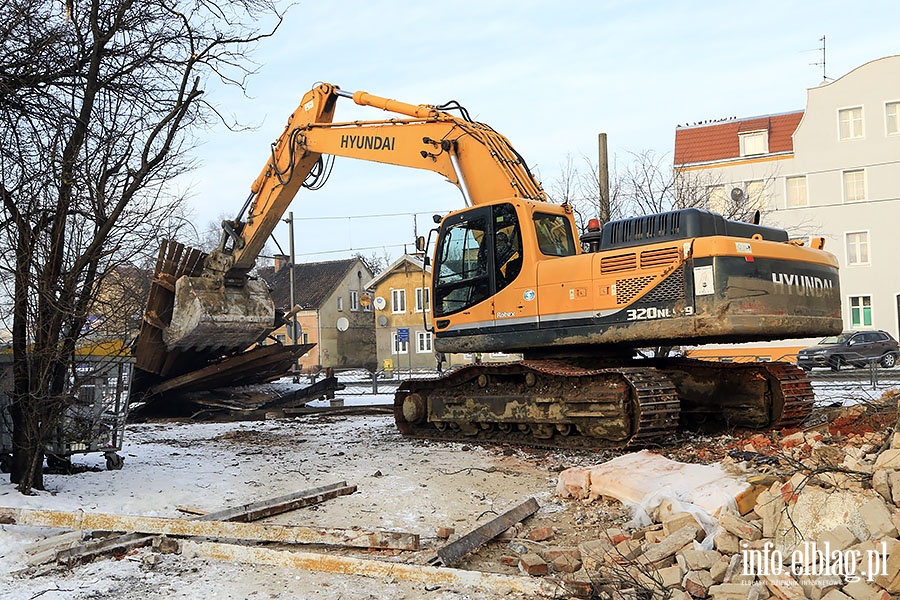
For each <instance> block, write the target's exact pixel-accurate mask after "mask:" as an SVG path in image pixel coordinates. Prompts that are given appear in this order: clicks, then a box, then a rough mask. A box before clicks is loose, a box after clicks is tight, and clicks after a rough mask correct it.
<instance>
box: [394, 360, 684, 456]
mask: <svg viewBox="0 0 900 600" xmlns="http://www.w3.org/2000/svg"><path fill="white" fill-rule="evenodd" d="M394 418H395V421H396V423H397V427H398V429H399V430H400V432H401V433H402V434H403V435H405V436H407V437H415V438H423V439H442V440H448V439H449V440H457V441H460V440H474V441H484V442H493V443H514V444H521V445H529V446H533V447H545V448H582V449H595V448H618V447H624V446H634V447H643V446H646V445H654V444H659V443H660V442H662V441H665V440H667V438H669V437H670V436H671V435H673V434H674V433H675V431H676V430H677V427H678V420H679V410H678V397H677V395H676V393H675V388H674V386H673V384H672V382H671V381H670V380H669V379H668V377H666V376H665V375H664V374H662V373H661V372H658V371H657V370H655V369H653V368H649V369H648V368H638V367H628V368H590V367H583V366H579V365H576V364H573V363H570V362H567V361H558V360H524V361H519V362H514V363H493V364H481V365H469V366H466V367H462V368H460V369H457V370H455V371H453V372H451V373H448V374H447V375H444V376H443V377H438V378H432V379H416V380H409V381H406V382H404V383H403V384H401V386H400V389H399V390H398V391H397V394H396V396H395V399H394Z"/></svg>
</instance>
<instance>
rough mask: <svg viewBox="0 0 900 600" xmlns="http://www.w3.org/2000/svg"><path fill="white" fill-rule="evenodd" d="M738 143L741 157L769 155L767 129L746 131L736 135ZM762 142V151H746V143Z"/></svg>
mask: <svg viewBox="0 0 900 600" xmlns="http://www.w3.org/2000/svg"><path fill="white" fill-rule="evenodd" d="M738 140H739V141H740V152H741V156H763V155H765V154H768V153H769V131H768V130H767V129H757V130H756V131H746V132H742V133H738ZM756 140H762V142H761V146H762V150H761V151H759V152H749V151H748V150H747V145H748V142H750V141H754V142H755V141H756Z"/></svg>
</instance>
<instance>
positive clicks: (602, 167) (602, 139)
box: [597, 133, 610, 226]
mask: <svg viewBox="0 0 900 600" xmlns="http://www.w3.org/2000/svg"><path fill="white" fill-rule="evenodd" d="M598 143H599V148H598V150H599V161H598V168H597V171H598V182H597V183H598V184H599V186H600V187H599V189H600V225H601V226H603V225H606V224H607V223H609V216H610V210H609V152H608V151H607V149H606V134H605V133H601V134H600V136H599V139H598Z"/></svg>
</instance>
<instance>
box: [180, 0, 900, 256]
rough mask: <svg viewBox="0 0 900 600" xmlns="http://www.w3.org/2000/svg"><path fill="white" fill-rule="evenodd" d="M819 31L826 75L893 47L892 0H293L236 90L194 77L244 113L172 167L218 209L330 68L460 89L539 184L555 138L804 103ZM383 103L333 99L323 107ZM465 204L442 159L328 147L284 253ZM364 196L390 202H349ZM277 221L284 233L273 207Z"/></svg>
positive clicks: (456, 95)
mask: <svg viewBox="0 0 900 600" xmlns="http://www.w3.org/2000/svg"><path fill="white" fill-rule="evenodd" d="M823 35H824V36H826V49H827V53H826V75H827V76H828V77H829V78H831V79H836V78H839V77H840V76H842V75H844V74H846V73H847V72H849V71H851V70H853V69H854V68H856V67H858V66H860V65H862V64H864V63H866V62H868V61H870V60H873V59H876V58H880V57H882V56H888V55H893V54H900V3H898V2H897V1H896V0H890V1H878V2H866V1H861V2H857V3H850V2H846V1H843V2H823V1H817V2H788V1H784V0H781V1H777V2H776V1H768V0H762V1H756V2H747V1H744V2H735V1H720V2H715V3H711V2H710V3H706V2H677V3H675V2H661V1H660V2H638V1H624V0H622V1H619V0H616V1H604V0H593V1H581V2H567V1H565V0H557V1H555V2H539V1H519V2H506V1H500V0H478V1H470V0H457V1H456V2H421V1H420V2H400V1H398V0H368V1H365V0H332V1H330V2H311V1H303V0H301V1H299V2H297V4H296V5H295V6H293V7H292V8H291V9H290V10H289V11H288V12H287V15H286V17H285V22H284V24H283V26H282V28H281V29H280V30H279V31H278V32H277V33H276V34H275V36H274V37H273V38H271V39H268V40H266V41H264V42H262V43H261V44H260V45H259V47H258V49H257V51H256V53H255V55H254V58H255V60H256V62H258V63H259V65H260V66H259V70H258V73H257V74H256V75H254V76H252V77H251V78H250V80H249V82H248V87H247V96H249V97H247V96H243V95H241V94H240V93H239V92H238V91H236V90H234V89H228V88H224V87H221V86H217V85H213V84H209V85H207V86H206V91H207V100H208V101H210V102H212V103H213V104H215V105H216V106H218V108H219V109H220V110H221V111H222V112H223V113H224V114H226V115H228V116H229V117H231V118H234V119H236V120H237V121H239V122H241V123H243V124H245V125H250V126H253V127H255V130H252V131H243V132H229V131H228V130H227V129H226V128H224V127H221V128H217V129H215V130H213V131H209V132H206V133H205V134H204V135H203V136H202V137H203V142H202V144H201V146H200V147H199V148H198V149H197V152H196V157H197V159H198V160H199V162H200V164H201V167H200V168H199V169H197V170H196V171H194V172H192V173H191V174H190V176H189V177H187V178H185V179H184V180H181V181H179V182H178V185H179V187H180V189H185V190H189V192H190V194H191V196H190V205H191V207H192V209H193V215H194V219H193V221H194V223H195V224H197V225H198V226H202V225H204V224H206V223H208V222H210V221H218V220H219V217H220V215H222V214H223V213H227V214H228V216H232V217H233V216H234V215H235V214H236V213H237V211H238V210H239V209H240V207H241V205H242V204H243V201H244V199H245V198H246V197H247V195H248V192H249V186H250V184H251V182H252V181H253V180H254V179H255V177H256V176H257V174H258V173H259V171H260V169H261V168H262V167H263V165H264V164H265V161H266V158H267V155H268V152H269V144H270V143H271V142H272V141H273V140H274V139H275V138H276V137H277V136H278V135H279V134H280V133H281V131H282V129H283V128H284V125H285V123H286V121H287V118H288V116H289V115H290V113H291V112H293V110H294V109H295V108H296V107H297V105H298V104H299V101H300V99H301V97H302V96H303V94H304V93H305V92H306V91H307V90H309V89H311V88H312V87H313V86H314V85H315V84H316V83H317V82H320V81H327V82H330V83H334V84H336V85H338V86H340V87H341V88H342V89H344V90H348V91H356V90H365V91H368V92H370V93H373V94H376V95H379V96H386V97H389V98H395V99H397V100H402V101H404V102H409V103H412V104H442V103H444V102H447V101H449V100H457V101H459V102H460V103H461V104H463V105H464V106H465V107H466V108H468V110H469V112H470V113H471V115H472V117H473V118H475V119H476V120H478V121H482V122H485V123H487V124H489V125H491V126H492V127H494V128H495V129H496V130H497V131H499V132H500V133H503V134H504V135H506V136H507V137H508V138H509V139H510V141H511V142H512V144H513V145H514V146H515V147H516V149H517V150H518V151H519V152H520V153H521V154H522V155H523V156H524V158H525V159H526V161H527V162H528V163H529V165H530V166H531V168H532V170H533V171H535V172H536V174H537V175H538V177H539V178H540V179H541V180H542V182H543V184H544V187H545V188H548V189H549V188H551V187H552V185H553V182H554V180H555V179H557V178H558V177H559V173H560V171H561V168H562V165H563V164H564V163H565V162H566V160H567V157H568V156H571V157H572V158H573V160H575V161H576V163H579V162H582V161H583V157H590V158H591V159H594V160H595V159H596V153H597V134H598V133H600V132H606V133H607V134H608V136H609V151H610V156H611V161H617V162H622V161H625V160H627V158H628V154H629V152H643V151H646V150H653V151H655V152H657V153H661V154H666V155H668V156H669V157H671V153H672V149H673V143H674V139H675V128H676V126H677V125H679V124H682V125H683V124H687V123H694V122H697V121H702V120H707V119H719V118H724V117H733V116H737V117H750V116H757V115H766V114H773V113H781V112H788V111H793V110H798V109H803V108H804V107H805V102H806V90H807V89H808V88H810V87H815V86H816V85H818V84H819V83H821V81H822V67H821V65H813V64H812V63H819V62H821V60H822V52H821V41H820V39H821V38H822V36H823ZM383 114H384V113H382V112H381V111H377V110H375V109H361V108H358V107H356V106H354V105H353V103H352V101H350V100H344V101H343V102H342V103H339V104H338V107H337V110H336V113H335V120H339V121H344V120H350V119H355V118H362V119H364V118H371V119H378V118H381V117H382V116H383ZM462 206H463V202H462V198H461V196H460V194H459V192H458V191H457V189H456V188H455V187H454V186H451V185H450V184H448V183H446V182H445V181H444V180H443V179H442V178H441V177H440V176H439V175H436V174H433V173H429V172H424V171H418V170H414V169H404V168H401V167H391V166H386V165H379V164H373V163H363V162H360V161H354V160H352V159H346V158H338V159H337V160H336V164H335V167H334V172H333V173H332V176H331V179H330V180H329V182H328V184H327V185H326V186H325V187H324V188H323V189H321V190H319V191H315V192H311V191H307V190H302V191H301V192H300V193H299V194H298V195H297V197H296V198H295V199H294V201H293V204H292V205H291V208H290V210H292V211H293V213H294V217H295V236H296V237H295V239H296V241H295V244H296V252H297V255H298V262H308V261H312V260H331V259H336V258H343V257H345V256H347V255H348V254H349V252H348V250H351V249H352V250H353V251H360V252H362V253H363V254H365V255H370V254H372V253H373V252H375V253H376V254H379V255H383V254H385V253H386V254H388V255H390V256H391V257H392V258H397V257H398V256H399V255H400V254H401V253H402V252H403V248H402V244H404V243H408V244H411V242H412V239H413V217H412V216H411V215H412V213H420V217H419V219H418V230H419V231H418V232H419V233H420V234H424V233H426V232H427V228H428V227H429V226H431V225H430V224H431V220H430V218H429V217H430V215H431V214H433V213H435V212H447V211H450V210H454V209H458V208H461V207H462ZM379 214H391V215H400V216H394V217H381V218H364V216H366V215H379ZM326 217H339V218H335V219H328V218H326ZM351 217H352V218H351ZM276 237H277V238H278V239H279V241H280V242H281V244H282V246H283V248H284V249H285V250H287V225H286V224H283V225H280V226H279V228H278V230H277V231H276ZM398 245H399V246H398ZM372 247H374V249H372ZM410 249H412V248H411V246H410Z"/></svg>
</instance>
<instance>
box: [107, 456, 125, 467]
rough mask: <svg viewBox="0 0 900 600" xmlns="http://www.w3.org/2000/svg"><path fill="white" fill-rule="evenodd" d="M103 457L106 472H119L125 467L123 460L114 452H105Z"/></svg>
mask: <svg viewBox="0 0 900 600" xmlns="http://www.w3.org/2000/svg"><path fill="white" fill-rule="evenodd" d="M105 456H106V470H107V471H119V470H121V469H122V467H123V466H124V465H125V459H124V458H122V457H121V456H119V455H118V454H116V453H115V452H107V453H106V454H105Z"/></svg>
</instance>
